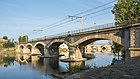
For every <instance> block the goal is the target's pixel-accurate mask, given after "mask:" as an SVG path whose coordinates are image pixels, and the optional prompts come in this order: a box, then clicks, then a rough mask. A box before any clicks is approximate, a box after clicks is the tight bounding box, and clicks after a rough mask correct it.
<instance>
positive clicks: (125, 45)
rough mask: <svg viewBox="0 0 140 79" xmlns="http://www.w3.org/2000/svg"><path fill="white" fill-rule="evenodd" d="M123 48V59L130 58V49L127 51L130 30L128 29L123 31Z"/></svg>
mask: <svg viewBox="0 0 140 79" xmlns="http://www.w3.org/2000/svg"><path fill="white" fill-rule="evenodd" d="M124 34H125V35H124V39H125V41H124V48H125V60H126V61H127V60H130V51H129V47H130V31H129V30H125V33H124Z"/></svg>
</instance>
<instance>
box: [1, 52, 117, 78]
mask: <svg viewBox="0 0 140 79" xmlns="http://www.w3.org/2000/svg"><path fill="white" fill-rule="evenodd" d="M113 57H114V56H113V55H109V54H95V58H94V59H90V60H86V61H84V62H61V61H57V58H46V59H42V60H40V61H38V62H30V63H28V64H22V63H19V62H17V61H13V62H11V63H9V64H8V65H4V66H0V79H55V77H54V76H53V75H52V74H56V73H59V72H65V71H68V70H69V69H70V68H71V67H73V66H75V65H91V66H93V65H94V66H96V67H102V66H107V65H110V64H111V62H112V59H113Z"/></svg>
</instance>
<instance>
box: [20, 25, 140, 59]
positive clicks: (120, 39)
mask: <svg viewBox="0 0 140 79" xmlns="http://www.w3.org/2000/svg"><path fill="white" fill-rule="evenodd" d="M97 40H112V41H115V42H117V43H119V44H121V45H123V46H124V47H125V51H126V52H125V60H129V59H130V58H131V57H133V56H140V23H137V24H132V25H129V26H125V27H119V26H115V24H114V23H111V24H105V25H99V26H96V27H90V28H85V29H80V30H75V31H69V32H67V33H63V34H58V35H55V36H51V37H47V38H46V37H45V38H38V39H36V40H32V41H30V42H27V43H20V44H19V45H18V52H22V53H23V54H32V55H33V54H41V55H45V56H50V55H58V54H59V49H58V47H59V46H60V45H61V44H62V43H65V44H67V45H68V47H69V59H71V60H78V59H82V56H83V55H84V48H85V46H86V45H87V44H89V43H91V42H94V41H97Z"/></svg>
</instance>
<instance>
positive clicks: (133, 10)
mask: <svg viewBox="0 0 140 79" xmlns="http://www.w3.org/2000/svg"><path fill="white" fill-rule="evenodd" d="M112 13H113V14H114V15H115V20H116V23H117V24H119V26H123V25H130V24H133V23H136V22H137V21H138V19H139V16H140V0H118V2H117V4H115V6H114V8H113V10H112Z"/></svg>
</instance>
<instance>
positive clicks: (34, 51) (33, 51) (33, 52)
mask: <svg viewBox="0 0 140 79" xmlns="http://www.w3.org/2000/svg"><path fill="white" fill-rule="evenodd" d="M32 54H40V55H41V53H40V50H39V49H38V48H36V47H33V48H32Z"/></svg>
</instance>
